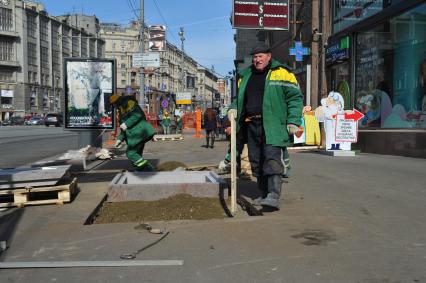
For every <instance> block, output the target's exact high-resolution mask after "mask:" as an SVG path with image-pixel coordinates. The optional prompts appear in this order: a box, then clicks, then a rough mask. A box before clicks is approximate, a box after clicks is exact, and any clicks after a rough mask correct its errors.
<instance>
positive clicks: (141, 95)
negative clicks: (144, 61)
mask: <svg viewBox="0 0 426 283" xmlns="http://www.w3.org/2000/svg"><path fill="white" fill-rule="evenodd" d="M140 1H141V3H140V17H139V37H140V40H141V43H140V46H139V51H140V53H141V54H143V53H144V51H145V36H144V35H145V33H144V26H145V25H144V0H140ZM140 74H141V77H140V83H139V106H140V107H141V108H142V110H143V109H144V108H145V73H144V67H140Z"/></svg>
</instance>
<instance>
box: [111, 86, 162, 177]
mask: <svg viewBox="0 0 426 283" xmlns="http://www.w3.org/2000/svg"><path fill="white" fill-rule="evenodd" d="M110 103H111V104H113V105H114V106H116V107H117V109H118V113H119V123H120V130H121V132H120V134H119V135H118V137H117V142H116V144H115V146H116V148H118V147H120V146H121V144H122V143H123V142H126V143H127V150H126V156H127V158H129V159H130V161H132V163H133V165H134V166H135V167H136V168H138V169H143V168H150V169H153V166H152V165H151V164H150V163H149V162H148V160H146V159H144V158H143V150H144V147H145V143H147V142H148V141H150V140H152V138H153V137H154V134H155V130H154V128H153V127H152V126H151V124H150V123H148V122H147V121H146V117H145V113H144V112H143V111H142V109H141V108H140V106H139V105H138V102H137V100H136V98H135V97H134V96H133V95H128V96H120V95H118V94H113V95H111V97H110Z"/></svg>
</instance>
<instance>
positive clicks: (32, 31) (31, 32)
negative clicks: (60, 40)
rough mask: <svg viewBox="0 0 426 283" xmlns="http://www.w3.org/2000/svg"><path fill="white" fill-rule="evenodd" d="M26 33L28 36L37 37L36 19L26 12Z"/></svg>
mask: <svg viewBox="0 0 426 283" xmlns="http://www.w3.org/2000/svg"><path fill="white" fill-rule="evenodd" d="M27 33H28V36H29V37H32V38H37V37H38V36H37V19H36V17H35V16H33V15H30V14H27Z"/></svg>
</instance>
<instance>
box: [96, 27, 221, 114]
mask: <svg viewBox="0 0 426 283" xmlns="http://www.w3.org/2000/svg"><path fill="white" fill-rule="evenodd" d="M100 34H101V36H102V38H103V39H104V40H105V43H106V44H105V46H106V51H105V53H106V57H108V58H115V59H116V61H117V90H118V92H121V93H125V92H126V91H127V92H129V91H130V92H133V93H138V92H139V88H140V79H141V78H140V71H141V70H140V68H137V67H134V66H133V65H132V61H133V56H134V55H135V54H138V53H140V39H139V22H131V23H130V24H129V25H128V26H122V25H119V24H114V23H102V24H101V30H100ZM144 39H145V40H144V50H148V40H149V38H148V29H147V27H145V29H144ZM145 52H148V51H145ZM159 55H160V66H159V67H158V68H144V75H145V76H144V77H145V79H144V90H145V92H144V93H145V102H144V104H145V105H147V108H148V109H149V112H150V113H151V114H161V113H162V111H163V109H164V108H166V109H168V110H172V108H173V106H174V103H173V101H174V99H175V94H176V93H177V92H190V93H191V96H192V98H193V106H198V105H202V106H203V107H205V104H204V102H205V101H207V99H206V98H205V95H208V94H209V92H206V93H205V92H204V90H205V89H206V88H208V89H209V88H212V87H215V90H212V91H213V92H214V91H216V92H217V84H215V83H213V82H210V81H207V83H208V85H204V84H202V85H200V83H199V80H198V76H199V68H198V66H199V64H198V63H197V62H196V61H195V60H194V59H193V58H191V57H190V56H189V55H188V54H186V53H184V52H182V50H180V49H179V48H177V47H176V46H175V45H173V44H171V43H170V42H167V43H166V48H165V51H163V52H160V53H159ZM203 73H205V71H204V69H203ZM210 77H211V76H210ZM214 79H216V81H217V77H214ZM164 101H167V102H164ZM165 105H167V107H164V106H165Z"/></svg>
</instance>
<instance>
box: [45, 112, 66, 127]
mask: <svg viewBox="0 0 426 283" xmlns="http://www.w3.org/2000/svg"><path fill="white" fill-rule="evenodd" d="M44 125H45V126H46V127H49V126H50V125H54V126H55V127H60V126H62V115H61V114H58V113H49V114H47V115H46V117H44Z"/></svg>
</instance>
